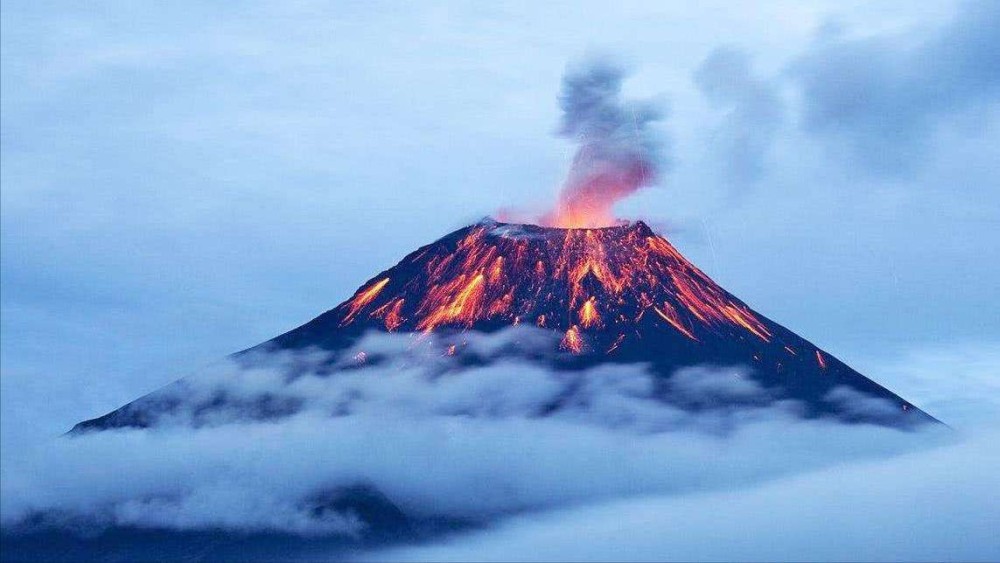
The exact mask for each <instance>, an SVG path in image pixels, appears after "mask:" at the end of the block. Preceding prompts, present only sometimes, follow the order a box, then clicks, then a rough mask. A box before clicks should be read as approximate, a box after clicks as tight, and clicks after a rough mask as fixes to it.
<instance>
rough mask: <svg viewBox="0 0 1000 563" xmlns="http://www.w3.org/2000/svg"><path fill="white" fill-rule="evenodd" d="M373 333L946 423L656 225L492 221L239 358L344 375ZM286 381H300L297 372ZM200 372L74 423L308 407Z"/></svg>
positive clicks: (850, 418) (414, 256)
mask: <svg viewBox="0 0 1000 563" xmlns="http://www.w3.org/2000/svg"><path fill="white" fill-rule="evenodd" d="M527 326H531V327H537V328H536V329H535V331H534V332H535V333H537V332H539V331H542V332H545V333H548V334H550V335H551V337H552V338H551V339H550V341H549V342H550V345H548V346H538V345H535V344H532V345H528V344H525V343H524V342H523V341H522V340H519V339H518V338H513V339H510V340H509V342H508V343H507V344H506V345H505V346H503V347H502V349H500V350H494V351H492V352H491V353H490V354H488V355H484V354H483V353H482V350H481V349H479V348H477V347H476V346H470V345H469V344H470V340H473V336H474V335H475V334H480V333H497V332H499V331H503V330H505V329H509V328H510V327H527ZM373 332H374V333H398V334H401V335H407V338H409V339H410V341H411V342H412V346H414V347H428V346H429V347H434V348H435V349H436V350H437V352H439V354H438V355H439V356H440V355H443V356H449V357H451V360H452V361H453V362H454V363H455V364H457V365H459V366H476V365H483V364H484V363H489V362H494V361H496V360H497V359H498V358H501V357H505V358H517V359H520V360H524V361H528V362H532V363H534V364H539V365H543V366H545V367H546V369H551V370H556V371H558V372H562V373H565V374H569V375H570V376H572V374H573V373H581V372H584V371H585V370H587V369H589V368H593V367H595V366H600V365H605V364H641V365H643V366H644V368H645V369H647V370H649V371H650V372H651V373H652V374H654V375H655V376H656V378H657V380H658V381H659V382H660V383H662V385H658V386H657V387H658V390H657V391H656V396H657V399H658V400H659V401H660V402H662V403H664V404H665V405H669V406H671V407H674V408H680V409H686V410H689V411H698V410H704V409H718V408H720V407H722V408H730V407H739V406H740V405H741V404H744V403H745V404H748V405H750V406H753V405H759V404H760V403H761V402H762V401H763V402H774V401H785V402H787V403H793V404H794V405H795V406H796V414H797V415H798V416H801V417H803V418H816V417H826V418H835V419H838V420H841V421H843V422H846V423H873V424H880V425H886V426H894V427H902V428H912V427H914V426H916V425H919V424H921V423H925V422H936V421H935V419H934V418H933V417H931V416H930V415H928V414H926V413H924V412H923V411H921V410H920V409H918V408H916V407H914V406H913V405H911V404H910V403H908V402H907V401H905V400H904V399H902V398H901V397H899V396H898V395H896V394H894V393H892V392H891V391H889V390H887V389H886V388H884V387H882V386H880V385H879V384H877V383H875V382H874V381H872V380H870V379H868V378H866V377H865V376H863V375H861V374H860V373H858V372H856V371H855V370H853V369H851V368H850V367H849V366H847V365H846V364H844V363H843V362H841V361H839V360H838V359H837V358H835V357H834V356H833V355H831V354H829V353H828V352H826V351H823V350H821V349H819V348H818V347H816V346H815V345H813V344H812V343H810V342H808V341H806V340H805V339H803V338H801V337H799V336H797V335H796V334H795V333H793V332H791V331H790V330H788V329H786V328H784V327H782V326H781V325H779V324H777V323H775V322H773V321H771V320H769V319H767V318H766V317H764V316H763V315H760V314H759V313H757V312H755V311H753V310H751V309H750V307H748V306H747V305H746V304H745V303H743V302H742V301H740V300H739V299H737V298H736V297H734V296H733V295H731V294H730V293H728V292H727V291H725V290H724V289H722V288H721V287H719V286H718V285H717V284H716V283H715V282H714V281H712V280H711V279H710V278H709V277H708V276H707V275H705V274H704V273H703V272H701V271H700V270H699V269H698V268H696V267H695V266H694V265H692V264H691V263H690V262H689V261H688V260H687V259H685V258H684V257H683V256H682V255H681V254H680V253H679V252H678V251H677V250H676V249H675V248H674V247H673V246H672V245H671V244H670V243H669V242H668V241H667V240H666V239H665V238H663V237H661V236H659V235H657V234H656V233H654V232H653V231H652V230H651V229H650V228H649V227H648V226H647V225H646V224H644V223H642V222H634V223H628V224H623V225H620V226H614V227H606V228H598V229H557V228H546V227H539V226H534V225H522V224H507V223H498V222H496V221H493V220H490V219H486V220H483V221H482V222H480V223H477V224H474V225H471V226H468V227H466V228H463V229H460V230H458V231H455V232H453V233H451V234H449V235H447V236H445V237H443V238H441V239H439V240H438V241H436V242H433V243H431V244H429V245H427V246H424V247H422V248H420V249H418V250H416V251H415V252H413V253H411V254H409V255H408V256H406V257H405V258H403V260H402V261H400V262H399V263H398V264H397V265H395V266H393V267H392V268H390V269H389V270H386V271H384V272H382V273H380V274H378V275H377V276H375V277H373V278H371V279H370V280H369V281H368V282H366V283H365V284H364V285H362V286H361V288H360V289H358V290H357V292H356V293H355V294H354V295H353V296H352V297H351V298H350V299H348V300H347V301H345V302H343V303H341V304H340V305H338V306H337V307H335V308H334V309H332V310H330V311H327V312H326V313H323V314H322V315H320V316H319V317H317V318H315V319H313V320H312V321H310V322H308V323H306V324H304V325H302V326H300V327H298V328H296V329H294V330H291V331H289V332H287V333H285V334H282V335H280V336H278V337H276V338H274V339H272V340H270V341H267V342H265V343H262V344H260V345H258V346H255V347H254V348H251V349H249V350H245V351H243V352H239V353H237V354H234V355H233V357H232V359H233V360H234V361H236V362H237V363H244V364H247V365H250V364H252V363H253V362H254V361H256V359H258V358H260V357H261V356H262V355H268V354H274V353H306V352H315V351H322V352H323V353H325V354H326V356H325V357H326V358H329V359H328V360H324V361H323V362H322V363H323V367H322V369H321V371H322V372H323V374H324V376H328V377H337V375H338V372H346V371H351V370H353V369H355V368H356V367H357V366H358V365H362V364H367V365H370V364H371V363H374V362H378V361H380V357H379V355H378V354H377V353H376V352H375V351H370V352H369V351H366V350H364V349H359V348H358V346H362V348H363V343H364V342H365V340H364V339H365V337H366V334H368V335H370V334H371V333H373ZM345 354H349V360H348V361H344V360H343V356H344V355H345ZM691 366H736V367H739V368H740V369H739V370H734V371H733V374H734V375H733V377H734V378H743V379H746V380H749V381H751V382H752V384H753V385H755V386H757V388H759V389H763V390H764V393H763V394H761V393H756V394H750V395H743V396H741V395H740V394H739V393H694V394H692V393H674V392H672V389H676V388H677V387H676V386H672V385H671V384H670V383H671V381H672V380H674V379H675V377H677V375H676V374H678V373H682V372H683V368H689V367H691ZM286 378H287V380H288V381H292V380H294V379H295V378H296V370H295V369H294V368H290V369H289V371H288V373H287V374H286ZM688 378H689V379H690V373H688ZM190 383H191V382H190V381H188V380H181V381H178V382H177V383H174V384H172V385H170V386H167V387H165V388H163V389H161V390H159V391H155V392H153V393H151V394H149V395H146V396H145V397H142V398H140V399H138V400H136V401H134V402H132V403H129V404H127V405H125V406H123V407H121V408H119V409H117V410H115V411H113V412H111V413H108V414H106V415H104V416H101V417H99V418H95V419H91V420H87V421H84V422H81V423H79V424H77V425H76V426H75V427H74V428H73V429H72V431H71V434H78V433H83V432H88V431H97V430H104V429H111V428H123V427H132V428H145V427H150V426H155V425H157V424H160V423H161V422H163V421H165V420H177V416H176V415H177V414H178V413H179V412H183V413H184V415H185V417H184V420H185V422H187V423H190V424H193V425H200V424H209V423H211V421H212V420H218V417H217V416H215V415H216V414H217V413H218V412H220V411H227V412H229V413H230V415H232V414H233V413H235V416H237V417H239V418H244V419H254V420H261V419H274V418H280V417H283V416H287V415H291V414H294V413H295V412H297V411H298V409H299V408H300V401H297V400H295V399H291V398H287V397H282V396H281V394H280V393H278V394H275V393H273V392H262V393H259V394H256V395H252V394H251V396H249V397H248V396H246V395H245V394H242V395H240V396H239V397H234V396H232V395H231V394H227V393H226V392H225V391H222V390H220V391H218V392H213V393H208V394H206V393H190V392H188V389H189V385H190ZM568 395H571V393H569V394H568ZM564 400H566V401H568V400H571V399H570V398H569V397H568V396H567V397H564V398H563V399H556V400H553V401H551V402H549V403H548V404H546V405H545V406H544V408H542V409H540V410H539V412H537V413H534V414H535V415H538V416H545V415H547V414H551V413H554V412H558V411H559V410H560V408H561V407H562V404H563V401H564Z"/></svg>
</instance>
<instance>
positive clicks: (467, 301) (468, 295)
mask: <svg viewBox="0 0 1000 563" xmlns="http://www.w3.org/2000/svg"><path fill="white" fill-rule="evenodd" d="M485 279H486V278H485V276H484V275H483V274H482V273H479V274H476V275H475V277H473V278H472V280H470V281H469V283H467V284H465V286H463V287H462V288H461V290H459V291H458V293H457V294H456V295H455V297H454V299H452V300H451V301H449V302H447V303H446V304H444V305H442V306H440V307H438V308H437V309H435V310H434V311H433V312H431V314H429V315H427V316H426V317H424V318H423V319H422V320H421V321H420V323H419V324H417V328H418V329H420V330H427V331H430V330H434V327H435V326H437V325H439V324H442V323H447V322H452V321H455V320H460V321H463V322H464V323H465V324H466V325H471V324H472V323H473V322H475V320H476V319H477V318H478V315H477V314H476V313H477V312H478V309H479V303H480V301H482V298H483V282H484V280H485ZM458 282H459V280H453V282H451V283H450V284H447V285H446V286H445V287H446V288H447V289H453V287H452V286H454V285H455V284H456V283H458Z"/></svg>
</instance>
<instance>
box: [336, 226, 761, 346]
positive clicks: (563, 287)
mask: <svg viewBox="0 0 1000 563" xmlns="http://www.w3.org/2000/svg"><path fill="white" fill-rule="evenodd" d="M338 311H339V312H340V315H341V320H340V325H341V326H348V325H352V324H354V323H359V322H362V321H363V324H364V325H366V326H371V325H376V326H378V327H379V328H381V329H383V330H387V331H390V332H392V331H420V332H430V331H434V330H437V329H440V328H446V327H451V328H458V329H467V328H472V327H474V326H476V327H482V328H495V327H500V326H503V325H517V324H522V323H533V324H535V325H537V326H539V327H543V328H547V329H551V330H558V331H560V332H562V333H563V348H564V349H567V350H570V351H572V352H580V351H582V350H583V342H584V340H585V335H586V334H587V333H588V332H602V333H608V332H611V333H614V336H615V340H616V344H615V347H617V346H618V345H620V344H621V341H622V339H624V338H628V337H629V335H630V334H631V335H633V336H634V333H635V332H636V330H635V329H636V327H637V326H639V325H640V323H641V322H642V321H643V319H648V320H654V321H655V322H659V323H661V324H662V326H663V328H664V329H667V330H672V331H676V333H677V334H679V335H681V336H682V337H684V338H687V339H690V340H691V341H698V340H699V336H698V335H699V334H702V333H706V332H714V333H719V332H726V333H734V332H742V333H744V334H746V335H748V336H750V337H752V338H756V339H759V340H760V341H762V342H768V341H769V340H770V339H771V332H770V330H769V329H768V327H767V326H766V325H765V323H764V322H762V321H761V320H760V319H759V318H758V317H757V316H756V315H755V314H754V313H753V312H752V311H751V310H750V309H749V308H748V307H746V305H744V304H743V303H741V302H739V301H738V300H736V299H735V298H733V297H732V296H731V295H729V294H728V293H726V292H725V291H724V290H723V289H722V288H720V287H719V286H718V285H716V284H715V282H713V281H712V280H711V279H710V278H709V277H708V276H706V275H705V274H704V273H702V272H701V271H700V270H699V269H697V268H696V267H694V266H693V265H692V264H691V263H690V262H688V261H687V260H686V259H685V258H684V257H683V256H681V254H680V253H679V252H678V251H677V250H676V249H675V248H674V247H673V246H672V245H671V244H670V243H669V242H667V240H666V239H664V238H663V237H661V236H658V235H656V234H655V233H654V232H653V231H652V230H651V229H650V228H649V227H648V226H646V225H645V224H644V223H642V222H636V223H631V224H626V225H621V226H616V227H606V228H596V229H558V228H545V227H537V226H533V225H515V224H504V223H496V222H493V221H487V222H483V223H480V224H477V225H474V226H472V227H469V228H467V229H463V230H462V231H458V232H457V233H454V234H453V235H451V236H449V237H445V238H444V239H442V240H440V241H438V242H437V243H434V244H432V245H429V246H427V247H424V248H422V249H420V250H418V251H417V252H414V253H413V254H411V255H410V256H408V257H406V258H404V259H403V261H402V262H400V264H399V265H398V266H396V267H395V268H393V269H392V270H390V271H388V272H385V273H384V274H383V275H381V276H378V277H377V278H375V279H373V280H372V281H371V282H369V283H368V284H366V285H365V286H363V287H362V288H361V289H359V290H358V292H357V293H356V294H355V295H354V296H353V297H352V298H351V299H350V300H348V301H347V302H345V303H344V304H342V305H341V306H340V307H338Z"/></svg>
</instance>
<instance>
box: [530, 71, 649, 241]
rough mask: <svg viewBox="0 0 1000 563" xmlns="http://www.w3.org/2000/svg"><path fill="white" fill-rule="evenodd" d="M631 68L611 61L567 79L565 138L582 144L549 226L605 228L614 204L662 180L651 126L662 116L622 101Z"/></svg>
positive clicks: (611, 220) (561, 131)
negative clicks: (626, 74)
mask: <svg viewBox="0 0 1000 563" xmlns="http://www.w3.org/2000/svg"><path fill="white" fill-rule="evenodd" d="M624 78H625V69H624V68H623V67H622V66H621V65H620V64H618V63H615V62H613V61H611V60H609V59H606V58H592V59H588V60H586V61H583V62H581V63H577V64H576V65H571V66H570V67H569V68H568V69H567V70H566V74H565V75H564V76H563V83H562V91H561V92H560V95H559V107H560V108H561V109H562V112H563V113H562V122H561V125H560V128H559V134H560V135H562V136H564V137H566V138H568V139H571V140H573V141H574V142H576V143H577V149H576V154H574V156H573V164H572V166H571V168H570V171H569V175H568V177H567V178H566V182H565V184H564V185H563V188H562V191H561V192H560V194H559V202H558V204H557V206H556V209H555V210H554V211H553V212H552V213H551V214H550V215H549V216H547V217H545V218H543V220H542V222H543V224H548V225H553V226H558V227H603V226H607V225H610V224H613V223H614V216H613V212H612V207H613V206H614V204H615V203H616V202H617V201H618V200H620V199H622V198H624V197H627V196H629V195H631V194H632V193H634V192H636V191H637V190H639V189H640V188H643V187H645V186H648V185H650V184H652V183H653V182H655V181H656V178H657V176H658V174H659V172H660V170H661V168H662V167H663V166H664V165H665V159H664V156H663V155H662V141H661V140H660V139H658V138H657V137H656V135H655V134H654V133H653V131H652V130H651V128H650V124H651V123H653V122H655V121H657V120H659V119H661V118H662V110H661V109H660V108H659V107H658V106H657V105H656V104H654V103H652V102H635V101H625V100H623V99H622V98H621V89H622V82H623V80H624Z"/></svg>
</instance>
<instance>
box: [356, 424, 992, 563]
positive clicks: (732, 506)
mask: <svg viewBox="0 0 1000 563" xmlns="http://www.w3.org/2000/svg"><path fill="white" fill-rule="evenodd" d="M997 439H1000V434H997V433H992V434H988V435H982V436H979V437H978V438H976V439H974V440H970V441H967V442H963V443H960V444H956V445H952V446H948V447H945V448H941V449H936V450H932V451H925V452H920V453H915V454H910V455H905V456H899V457H896V458H891V459H883V460H879V461H876V462H862V463H856V464H852V465H846V466H839V467H836V468H829V469H824V470H821V471H816V472H812V473H807V474H803V475H797V476H794V477H788V478H783V479H779V480H776V481H773V482H770V483H767V484H763V485H759V486H753V487H746V488H739V489H735V490H730V491H723V492H711V493H695V494H690V495H678V496H649V497H644V498H638V499H631V500H625V501H615V502H612V503H606V504H598V505H594V506H588V507H582V508H576V509H571V510H562V511H558V512H554V513H550V514H545V515H532V516H523V517H518V518H516V519H514V520H513V521H509V522H507V523H505V524H503V525H501V526H498V527H496V528H494V529H490V530H488V531H485V532H482V533H478V534H474V535H470V536H464V537H458V538H454V539H452V540H450V541H447V542H442V543H438V544H432V545H430V546H426V547H419V548H408V549H402V550H394V551H390V552H376V553H374V554H372V555H370V557H371V559H372V560H392V561H473V560H474V561H552V560H562V561H566V560H569V561H626V560H628V561H789V560H794V561H995V560H996V559H997V558H1000V541H998V540H997V537H996V530H995V529H994V528H995V523H996V522H997V520H998V519H1000V508H998V507H1000V477H998V475H997V473H996V471H995V470H994V468H995V467H997V465H998V463H1000V453H998V452H997V449H996V448H995V447H994V446H993V444H995V443H996V440H997Z"/></svg>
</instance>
